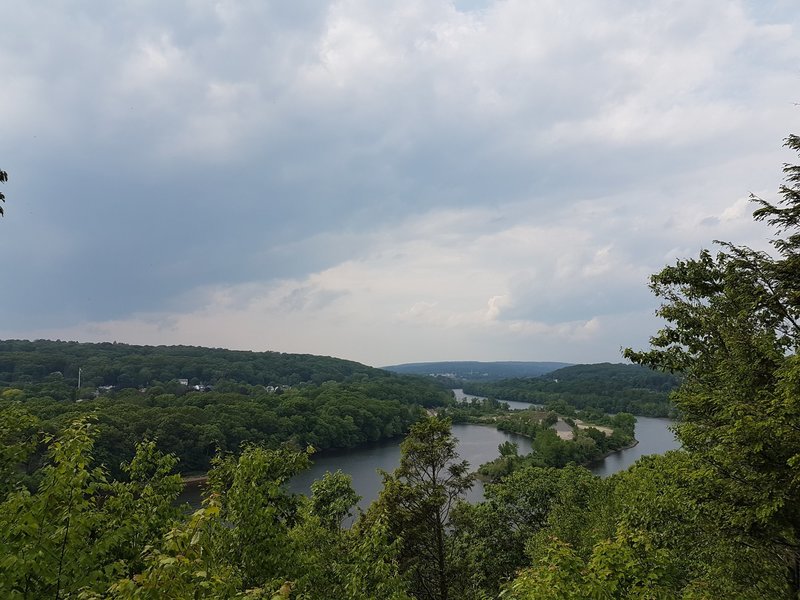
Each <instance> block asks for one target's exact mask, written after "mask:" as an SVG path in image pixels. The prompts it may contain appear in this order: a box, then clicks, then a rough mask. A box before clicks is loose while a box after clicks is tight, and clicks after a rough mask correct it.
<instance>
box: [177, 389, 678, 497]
mask: <svg viewBox="0 0 800 600" xmlns="http://www.w3.org/2000/svg"><path fill="white" fill-rule="evenodd" d="M517 404H524V403H517ZM524 406H525V407H526V408H527V407H529V406H530V405H528V404H524ZM672 425H673V421H671V420H669V419H654V418H649V417H637V421H636V439H637V440H639V443H638V444H637V445H636V446H634V447H633V448H629V449H627V450H622V451H621V452H617V453H615V454H612V455H610V456H609V457H607V458H605V459H604V460H602V461H600V462H598V463H597V464H595V465H592V466H591V467H590V469H591V471H592V472H593V473H595V474H596V475H600V476H602V477H606V476H608V475H611V474H613V473H616V472H617V471H621V470H623V469H627V468H628V467H629V466H630V465H632V464H633V463H634V462H636V460H637V459H639V458H640V457H642V456H645V455H647V454H663V453H665V452H667V451H669V450H674V449H676V448H678V447H679V444H678V442H677V440H676V439H675V436H674V435H673V434H672V432H671V431H670V430H669V427H670V426H672ZM453 435H454V436H455V437H456V438H457V439H458V453H459V455H460V456H461V458H462V459H463V460H466V461H468V462H469V464H470V468H471V470H477V468H478V467H479V466H480V465H482V464H483V463H485V462H489V461H490V460H494V459H495V458H497V456H498V455H499V453H498V451H497V447H498V446H499V445H500V444H502V443H503V442H505V441H507V440H510V441H512V442H516V443H517V444H518V445H519V452H520V454H527V453H529V452H530V451H531V442H530V440H529V439H528V438H525V437H522V436H519V435H515V434H510V433H504V432H502V431H498V430H497V429H495V428H493V427H487V426H483V425H471V424H455V425H453ZM401 441H402V440H401V439H394V440H386V441H384V442H381V443H377V444H373V445H370V446H366V447H361V448H356V449H352V450H337V451H331V452H325V453H322V454H319V455H317V456H316V457H314V459H313V460H314V464H313V465H312V466H311V468H310V469H308V470H307V471H304V472H303V473H300V474H299V475H298V476H297V477H295V478H294V479H293V480H292V481H291V483H290V485H289V488H290V489H291V490H292V491H293V492H296V493H300V494H308V493H310V490H311V483H312V482H313V481H315V480H316V479H321V478H322V476H323V475H324V474H325V472H326V471H331V472H333V471H336V470H337V469H341V470H342V471H343V472H344V473H347V474H349V475H350V476H351V477H352V478H353V487H354V488H355V490H356V492H357V493H358V494H359V495H360V496H361V501H360V502H359V506H360V507H361V508H363V509H366V508H367V506H369V504H370V503H371V502H372V501H373V500H375V499H376V498H377V496H378V493H379V492H380V490H381V487H382V486H381V477H380V475H379V474H378V472H377V470H378V469H383V470H384V471H390V472H391V471H393V470H394V469H396V468H397V467H398V466H399V465H400V442H401ZM482 499H483V484H482V483H481V482H480V481H478V482H476V483H475V486H474V487H473V488H472V490H471V491H470V492H469V493H468V494H467V500H469V501H470V502H480V501H481V500H482ZM181 501H183V502H189V503H190V504H192V505H193V506H199V503H200V491H199V489H198V488H196V487H195V488H194V489H190V488H187V490H186V491H185V493H184V494H183V495H182V497H181Z"/></svg>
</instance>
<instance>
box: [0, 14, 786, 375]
mask: <svg viewBox="0 0 800 600" xmlns="http://www.w3.org/2000/svg"><path fill="white" fill-rule="evenodd" d="M3 14H4V24H3V36H2V37H0V68H1V69H2V73H3V75H2V80H3V93H2V94H0V115H2V119H0V167H2V168H3V169H4V170H6V171H8V173H9V182H8V183H7V184H5V185H4V192H5V193H6V195H7V205H6V217H5V218H4V219H3V220H2V222H0V249H1V250H2V256H3V269H2V275H0V286H1V287H2V320H0V335H1V336H2V337H6V338H7V337H25V338H35V337H49V338H56V337H57V338H61V339H79V340H118V341H126V342H132V343H160V344H172V343H191V344H201V345H209V346H226V347H231V348H250V349H257V350H263V349H271V350H279V351H292V352H309V353H320V354H331V355H335V356H341V357H345V358H352V359H355V360H360V361H363V362H366V363H369V364H373V365H380V364H388V363H395V362H404V361H421V360H445V359H451V360H452V359H475V360H507V359H516V360H563V361H569V362H580V361H600V360H612V361H616V360H619V358H620V356H619V348H620V347H621V346H627V345H634V346H635V345H642V344H644V343H646V340H647V337H648V335H649V334H650V333H652V332H654V331H655V329H656V328H657V327H658V322H657V320H656V319H655V318H654V317H653V311H654V309H655V308H656V306H657V304H656V300H655V299H654V298H652V297H651V296H650V294H649V292H648V290H647V276H648V274H650V273H652V272H654V271H656V270H658V269H659V268H660V267H661V266H663V265H664V264H665V263H668V262H671V261H674V260H675V258H677V257H681V256H688V255H693V254H695V253H696V252H697V251H698V250H699V249H700V248H702V247H708V246H709V245H710V244H711V240H713V239H730V240H733V241H736V242H739V243H746V244H750V245H752V246H754V247H763V246H764V244H765V240H766V239H767V235H768V234H767V232H766V231H765V229H764V228H763V227H762V226H760V225H755V224H753V223H752V221H751V219H750V214H749V213H750V208H749V206H748V203H747V197H748V195H749V193H751V192H753V193H757V194H760V195H763V196H765V197H767V198H770V197H774V195H775V191H776V190H777V187H778V185H779V183H780V180H781V166H782V163H783V162H790V161H792V160H793V158H794V157H792V156H791V155H789V154H787V153H786V152H785V151H784V150H783V149H782V148H781V143H782V139H783V138H784V137H785V136H786V135H788V134H789V133H794V132H797V127H796V124H797V118H798V108H797V107H796V106H795V104H794V103H795V101H798V100H800V86H799V85H798V84H799V83H800V73H799V72H798V70H797V65H798V64H800V35H798V24H799V23H800V20H799V19H798V17H800V8H798V7H797V5H796V3H794V2H788V1H786V2H773V3H769V5H764V4H763V3H758V2H744V1H734V0H725V1H723V0H711V1H709V2H702V3H698V2H689V1H686V2H683V1H678V2H673V1H667V0H652V1H649V2H643V3H638V4H636V5H632V4H631V3H627V2H616V1H612V0H608V1H606V0H603V1H595V0H592V1H590V0H585V1H577V2H571V3H568V4H565V3H560V2H536V3H533V2H527V1H521V0H505V1H480V2H478V1H469V2H468V1H458V2H449V1H444V0H442V1H439V0H425V1H422V0H405V1H403V2H400V1H397V2H395V1H394V0H387V1H385V2H374V1H366V0H362V1H359V0H347V1H345V0H343V1H331V2H321V1H310V0H309V1H305V0H303V1H293V2H290V3H289V2H280V1H277V0H276V1H272V2H269V1H255V0H253V1H250V2H246V1H245V2H242V1H236V2H234V1H224V0H221V1H217V2H210V1H208V2H204V1H193V0H186V1H184V2H172V3H164V2H155V1H146V0H141V1H130V2H126V1H122V2H114V3H103V4H96V3H92V4H89V3H79V2H78V3H76V2H72V3H62V2H47V3H13V4H12V3H6V4H5V5H4V6H3Z"/></svg>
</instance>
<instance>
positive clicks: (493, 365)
mask: <svg viewBox="0 0 800 600" xmlns="http://www.w3.org/2000/svg"><path fill="white" fill-rule="evenodd" d="M567 365H569V363H563V362H523V361H505V362H479V361H450V362H422V363H406V364H402V365H390V366H388V367H383V368H384V369H386V370H388V371H392V372H394V373H404V374H413V375H435V376H439V377H451V378H453V379H464V380H469V381H471V380H476V381H495V380H498V379H508V378H511V377H537V376H539V375H544V374H545V373H550V372H551V371H555V370H556V369H560V368H561V367H565V366H567Z"/></svg>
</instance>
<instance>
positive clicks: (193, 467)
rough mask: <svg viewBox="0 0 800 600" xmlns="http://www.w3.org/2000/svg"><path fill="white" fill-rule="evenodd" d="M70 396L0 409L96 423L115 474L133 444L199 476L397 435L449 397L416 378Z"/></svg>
mask: <svg viewBox="0 0 800 600" xmlns="http://www.w3.org/2000/svg"><path fill="white" fill-rule="evenodd" d="M54 395H55V397H54ZM70 398H71V390H70V389H69V388H68V387H67V386H65V384H64V383H63V382H61V381H59V380H56V381H51V382H46V383H44V384H27V385H24V386H20V387H17V388H7V389H5V390H4V391H0V410H4V409H8V408H11V407H13V406H18V407H22V408H24V409H25V410H26V411H27V412H28V413H29V414H31V415H33V416H35V417H36V418H38V419H39V420H40V421H41V425H42V427H44V428H45V429H47V430H48V431H51V432H53V433H56V432H59V431H61V430H63V429H64V428H66V427H67V426H68V425H69V423H71V422H72V421H74V420H75V419H76V418H79V417H82V416H86V415H96V419H97V429H98V435H97V439H96V441H95V450H94V455H95V456H96V457H98V458H99V459H100V460H101V462H102V463H103V464H105V465H106V466H107V467H108V468H109V469H111V471H112V473H114V474H119V472H118V466H119V465H120V464H121V463H122V462H123V461H127V460H130V458H131V456H132V455H133V452H134V450H135V447H136V444H137V443H139V441H141V440H142V439H153V440H158V444H159V448H161V449H162V450H164V451H166V452H168V453H171V454H174V455H175V456H176V457H177V458H178V459H179V460H180V465H181V468H182V469H183V470H184V471H198V470H206V469H207V468H208V467H209V464H210V461H211V459H212V457H213V456H214V455H215V453H216V452H218V451H223V452H236V451H238V449H239V448H240V447H241V446H242V444H245V443H256V444H261V445H263V446H264V447H267V448H277V447H279V446H281V445H282V444H285V443H290V444H292V445H294V446H295V447H298V448H305V447H306V446H313V447H314V448H316V449H318V450H325V449H329V448H352V447H355V446H358V445H362V444H365V443H369V442H374V441H378V440H381V439H385V438H391V437H396V436H399V435H403V434H404V433H405V432H406V431H407V430H408V428H409V426H410V425H411V424H412V423H414V422H415V421H416V420H418V419H419V418H420V416H421V415H422V414H423V407H434V406H441V405H443V404H444V403H446V402H447V401H448V399H449V396H448V393H447V392H445V391H444V390H442V389H440V388H439V387H438V386H436V384H435V383H434V382H431V381H428V380H426V379H425V378H422V377H419V378H415V377H401V376H396V375H389V374H387V376H386V377H379V378H376V379H368V378H367V377H366V376H365V375H355V376H354V377H352V378H350V380H349V381H346V382H333V381H330V382H327V383H324V384H322V385H319V386H317V385H301V386H297V387H294V388H290V389H288V390H286V391H281V390H278V391H277V393H274V392H269V391H268V390H266V389H265V388H264V387H263V386H249V385H246V384H232V383H223V384H220V385H218V386H217V388H216V389H215V390H214V391H211V392H196V391H188V390H187V388H186V387H184V386H180V385H177V384H173V385H167V386H154V387H151V388H148V389H147V390H146V391H143V392H142V391H139V390H138V389H122V390H119V391H112V392H109V393H107V394H103V395H101V396H99V397H97V398H94V399H87V400H84V401H79V402H73V401H71V400H70Z"/></svg>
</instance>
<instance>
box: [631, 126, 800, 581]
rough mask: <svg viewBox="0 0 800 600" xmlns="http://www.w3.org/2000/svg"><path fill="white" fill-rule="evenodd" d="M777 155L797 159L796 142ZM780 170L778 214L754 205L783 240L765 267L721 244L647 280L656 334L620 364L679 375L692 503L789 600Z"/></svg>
mask: <svg viewBox="0 0 800 600" xmlns="http://www.w3.org/2000/svg"><path fill="white" fill-rule="evenodd" d="M787 145H788V146H789V147H791V148H792V149H793V150H795V151H800V138H797V137H796V136H792V137H790V138H789V139H788V140H787ZM784 170H785V172H786V176H787V178H786V181H787V183H786V185H784V186H783V187H782V188H781V195H782V199H781V201H780V202H779V204H777V205H773V204H770V203H768V202H766V201H763V200H760V199H757V198H756V199H755V201H756V202H757V203H758V204H759V205H760V208H759V209H758V210H756V212H755V213H754V216H755V218H756V219H759V220H765V221H767V222H768V223H770V224H772V225H775V226H777V228H778V235H779V236H782V237H777V238H776V239H774V240H773V242H772V243H773V245H774V247H775V249H776V251H777V253H776V255H775V256H772V255H769V254H767V253H764V252H756V251H753V250H751V249H749V248H746V247H741V246H735V245H733V244H730V243H722V244H721V250H720V251H718V252H717V253H716V254H712V253H711V252H709V251H703V252H701V253H700V256H699V257H698V258H696V259H688V260H680V261H678V262H677V263H676V264H675V265H674V266H669V267H666V268H665V269H663V270H662V271H661V272H660V273H658V274H656V275H654V276H653V277H652V278H651V288H652V289H653V291H654V293H655V294H656V295H658V296H659V297H661V298H662V299H663V304H662V306H661V308H660V309H659V314H660V316H662V317H663V318H664V319H665V321H666V323H667V324H666V326H665V327H664V328H663V329H661V330H660V331H659V332H658V333H657V334H656V335H655V336H653V337H652V338H651V345H652V349H651V350H649V351H645V352H634V351H631V350H628V351H626V355H627V356H628V357H629V358H631V359H633V360H635V361H637V362H640V363H642V364H646V365H649V366H653V367H657V368H662V369H670V370H674V371H679V372H681V373H683V375H684V377H685V380H684V383H683V385H682V386H681V388H680V389H679V390H678V391H677V392H676V393H675V395H674V401H675V403H676V405H677V406H678V408H679V409H680V411H681V413H682V416H683V419H682V422H681V424H680V425H679V427H678V432H677V433H678V437H679V438H680V440H681V441H682V442H683V444H684V446H685V447H686V448H687V449H688V450H689V451H690V452H691V453H692V454H693V455H694V456H695V457H697V459H698V460H699V461H700V464H701V465H702V468H703V470H704V473H705V476H706V479H707V484H706V486H705V489H706V490H713V494H714V498H709V497H707V496H708V494H703V497H701V498H699V500H701V501H703V502H704V503H706V504H708V502H707V501H710V500H713V502H712V503H711V504H708V505H709V506H715V507H716V509H715V510H714V519H715V520H716V522H717V523H718V526H719V527H722V528H724V529H725V530H726V531H727V532H728V534H729V535H730V536H735V537H738V538H739V539H740V541H741V543H742V544H757V545H760V544H766V545H767V546H768V547H769V548H771V549H772V551H773V552H774V553H776V554H777V555H781V556H783V558H784V560H785V561H786V568H787V573H789V577H788V579H789V582H790V584H791V587H792V589H793V590H795V593H796V594H800V538H799V537H798V536H800V502H799V501H798V500H800V471H798V468H800V458H798V457H800V429H798V426H797V423H798V422H800V402H798V398H800V361H799V360H798V357H797V354H796V353H797V348H798V341H800V326H798V321H799V320H800V301H799V300H800V294H798V290H800V283H799V282H800V275H798V274H799V273H800V269H798V268H797V267H798V266H799V265H800V233H799V230H800V168H799V167H796V166H790V165H787V166H786V167H785V169H784Z"/></svg>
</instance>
